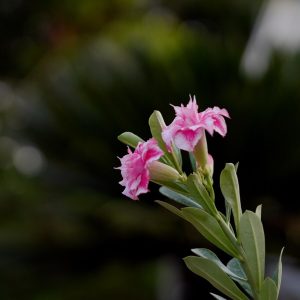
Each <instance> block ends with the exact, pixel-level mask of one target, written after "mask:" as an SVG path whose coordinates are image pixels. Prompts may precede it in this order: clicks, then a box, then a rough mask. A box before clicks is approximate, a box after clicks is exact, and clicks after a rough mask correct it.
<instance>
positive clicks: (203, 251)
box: [192, 248, 247, 280]
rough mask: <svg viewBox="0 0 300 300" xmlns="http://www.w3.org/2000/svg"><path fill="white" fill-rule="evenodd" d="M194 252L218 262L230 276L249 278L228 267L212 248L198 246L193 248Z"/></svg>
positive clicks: (242, 278)
mask: <svg viewBox="0 0 300 300" xmlns="http://www.w3.org/2000/svg"><path fill="white" fill-rule="evenodd" d="M192 252H193V253H195V254H196V255H198V256H200V257H203V258H206V259H209V260H210V261H213V262H214V263H215V264H217V265H218V266H219V268H220V269H222V270H223V271H224V272H225V273H226V274H227V275H229V276H230V277H235V278H237V279H240V280H247V278H245V277H240V276H239V275H237V274H236V273H234V272H232V271H231V270H230V269H229V268H228V267H226V266H225V265H224V264H223V263H222V262H221V260H220V259H219V258H218V256H217V255H216V254H215V253H214V252H212V251H211V250H209V249H205V248H196V249H192ZM245 276H246V275H245Z"/></svg>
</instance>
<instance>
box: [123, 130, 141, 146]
mask: <svg viewBox="0 0 300 300" xmlns="http://www.w3.org/2000/svg"><path fill="white" fill-rule="evenodd" d="M118 140H119V141H120V142H122V143H123V144H125V145H128V146H130V147H132V148H135V147H136V146H137V144H138V143H139V142H144V140H143V139H141V138H140V137H139V136H137V135H136V134H134V133H132V132H123V133H122V134H120V135H119V136H118Z"/></svg>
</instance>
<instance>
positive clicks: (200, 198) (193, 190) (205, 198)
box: [186, 174, 217, 215]
mask: <svg viewBox="0 0 300 300" xmlns="http://www.w3.org/2000/svg"><path fill="white" fill-rule="evenodd" d="M186 184H187V188H188V191H189V192H190V194H191V197H192V198H193V199H194V201H196V202H197V203H199V204H200V205H201V206H202V207H203V208H204V210H205V211H207V212H209V213H210V214H212V215H214V214H215V213H216V212H217V209H216V207H215V203H214V201H213V199H212V198H211V197H210V196H209V194H208V192H207V190H206V188H205V186H204V185H203V184H202V182H201V181H200V179H199V178H198V176H197V175H196V174H191V175H189V177H188V178H187V181H186Z"/></svg>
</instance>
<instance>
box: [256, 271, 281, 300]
mask: <svg viewBox="0 0 300 300" xmlns="http://www.w3.org/2000/svg"><path fill="white" fill-rule="evenodd" d="M276 299H277V287H276V284H275V282H274V281H273V280H272V279H271V278H270V277H267V278H266V279H265V280H264V282H263V285H262V289H261V292H260V297H259V300H276Z"/></svg>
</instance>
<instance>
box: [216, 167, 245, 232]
mask: <svg viewBox="0 0 300 300" xmlns="http://www.w3.org/2000/svg"><path fill="white" fill-rule="evenodd" d="M220 187H221V191H222V194H223V196H224V198H225V201H226V202H227V203H228V204H229V205H230V207H231V209H232V214H233V218H234V224H235V229H236V231H237V235H238V237H239V223H240V218H241V215H242V209H241V200H240V189H239V182H238V178H237V175H236V169H235V166H234V164H231V163H229V164H226V166H225V168H224V169H223V171H222V172H221V176H220Z"/></svg>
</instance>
